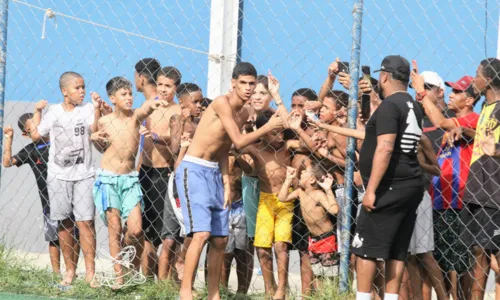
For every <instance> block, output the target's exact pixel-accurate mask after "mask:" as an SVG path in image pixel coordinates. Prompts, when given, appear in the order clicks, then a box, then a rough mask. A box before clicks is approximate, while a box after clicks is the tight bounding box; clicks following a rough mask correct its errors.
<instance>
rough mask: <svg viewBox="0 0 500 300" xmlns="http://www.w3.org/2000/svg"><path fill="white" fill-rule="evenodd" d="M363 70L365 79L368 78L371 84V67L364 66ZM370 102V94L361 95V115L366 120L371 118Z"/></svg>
mask: <svg viewBox="0 0 500 300" xmlns="http://www.w3.org/2000/svg"><path fill="white" fill-rule="evenodd" d="M361 72H363V79H365V80H367V81H368V83H369V84H370V86H371V84H372V82H371V76H370V67H369V66H362V67H361ZM372 88H373V87H372ZM370 102H371V101H370V95H366V94H363V95H362V96H361V117H362V118H363V119H365V120H368V119H369V118H370V112H371V107H370Z"/></svg>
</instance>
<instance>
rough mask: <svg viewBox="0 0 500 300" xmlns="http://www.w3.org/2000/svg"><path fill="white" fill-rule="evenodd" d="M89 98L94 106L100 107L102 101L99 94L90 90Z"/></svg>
mask: <svg viewBox="0 0 500 300" xmlns="http://www.w3.org/2000/svg"><path fill="white" fill-rule="evenodd" d="M90 99H91V100H92V104H93V105H94V108H97V109H101V103H102V102H103V101H102V99H101V96H99V94H98V93H96V92H90Z"/></svg>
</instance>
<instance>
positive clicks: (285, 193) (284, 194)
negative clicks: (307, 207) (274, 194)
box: [278, 167, 300, 202]
mask: <svg viewBox="0 0 500 300" xmlns="http://www.w3.org/2000/svg"><path fill="white" fill-rule="evenodd" d="M296 175H297V169H294V168H292V167H286V179H285V182H283V185H282V186H281V189H280V192H279V193H278V200H279V201H280V202H289V201H292V200H295V199H297V198H298V197H299V191H300V189H296V190H294V191H293V192H291V193H290V187H291V186H292V182H293V179H294V178H295V176H296Z"/></svg>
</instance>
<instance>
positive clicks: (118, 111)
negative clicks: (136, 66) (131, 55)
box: [91, 77, 168, 286]
mask: <svg viewBox="0 0 500 300" xmlns="http://www.w3.org/2000/svg"><path fill="white" fill-rule="evenodd" d="M106 91H107V93H108V96H109V99H110V100H111V102H112V103H113V104H114V105H115V111H114V112H113V113H111V114H109V115H106V116H104V117H102V118H100V119H99V120H98V121H97V120H96V121H97V128H98V130H99V131H98V132H96V133H94V134H92V137H91V139H92V140H95V141H97V142H105V143H106V144H107V145H106V150H105V152H104V155H103V157H102V160H101V169H100V170H98V171H97V178H96V181H95V184H94V191H93V194H94V203H95V205H96V208H97V210H98V211H99V214H100V216H101V218H102V219H103V221H104V223H105V224H107V226H108V232H109V252H110V254H111V256H112V257H114V258H116V259H120V258H119V257H117V255H118V253H119V252H120V250H121V248H122V247H121V244H122V235H124V236H125V238H124V240H123V241H124V245H125V246H129V245H132V246H134V247H135V248H136V251H137V252H136V253H137V255H136V256H135V257H134V261H133V263H134V267H135V269H136V271H139V268H140V260H139V258H140V255H141V251H142V247H140V245H139V243H140V241H141V238H142V219H141V215H142V208H143V207H144V203H143V201H142V192H141V188H140V185H139V173H138V172H137V171H135V159H136V156H137V150H138V149H139V138H140V137H139V126H140V124H141V122H142V121H143V120H145V119H146V118H147V117H148V116H149V115H151V114H152V113H153V112H154V111H155V110H157V109H158V108H160V107H166V106H167V105H168V103H167V102H166V101H146V102H145V103H144V104H143V105H142V107H141V108H139V109H137V110H135V111H134V110H132V104H133V98H132V83H130V82H129V81H128V80H127V79H125V78H123V77H115V78H113V79H111V80H110V81H109V82H108V83H107V84H106ZM122 220H126V222H127V230H126V233H124V232H123V230H122V223H121V222H122ZM114 270H115V274H116V284H117V286H120V285H123V283H124V277H123V276H124V274H123V273H122V266H121V265H120V264H115V265H114Z"/></svg>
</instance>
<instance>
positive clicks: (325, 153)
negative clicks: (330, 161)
mask: <svg viewBox="0 0 500 300" xmlns="http://www.w3.org/2000/svg"><path fill="white" fill-rule="evenodd" d="M316 152H318V154H319V155H321V157H325V158H326V157H328V148H327V147H324V146H323V145H321V144H320V145H319V148H318V150H316Z"/></svg>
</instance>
